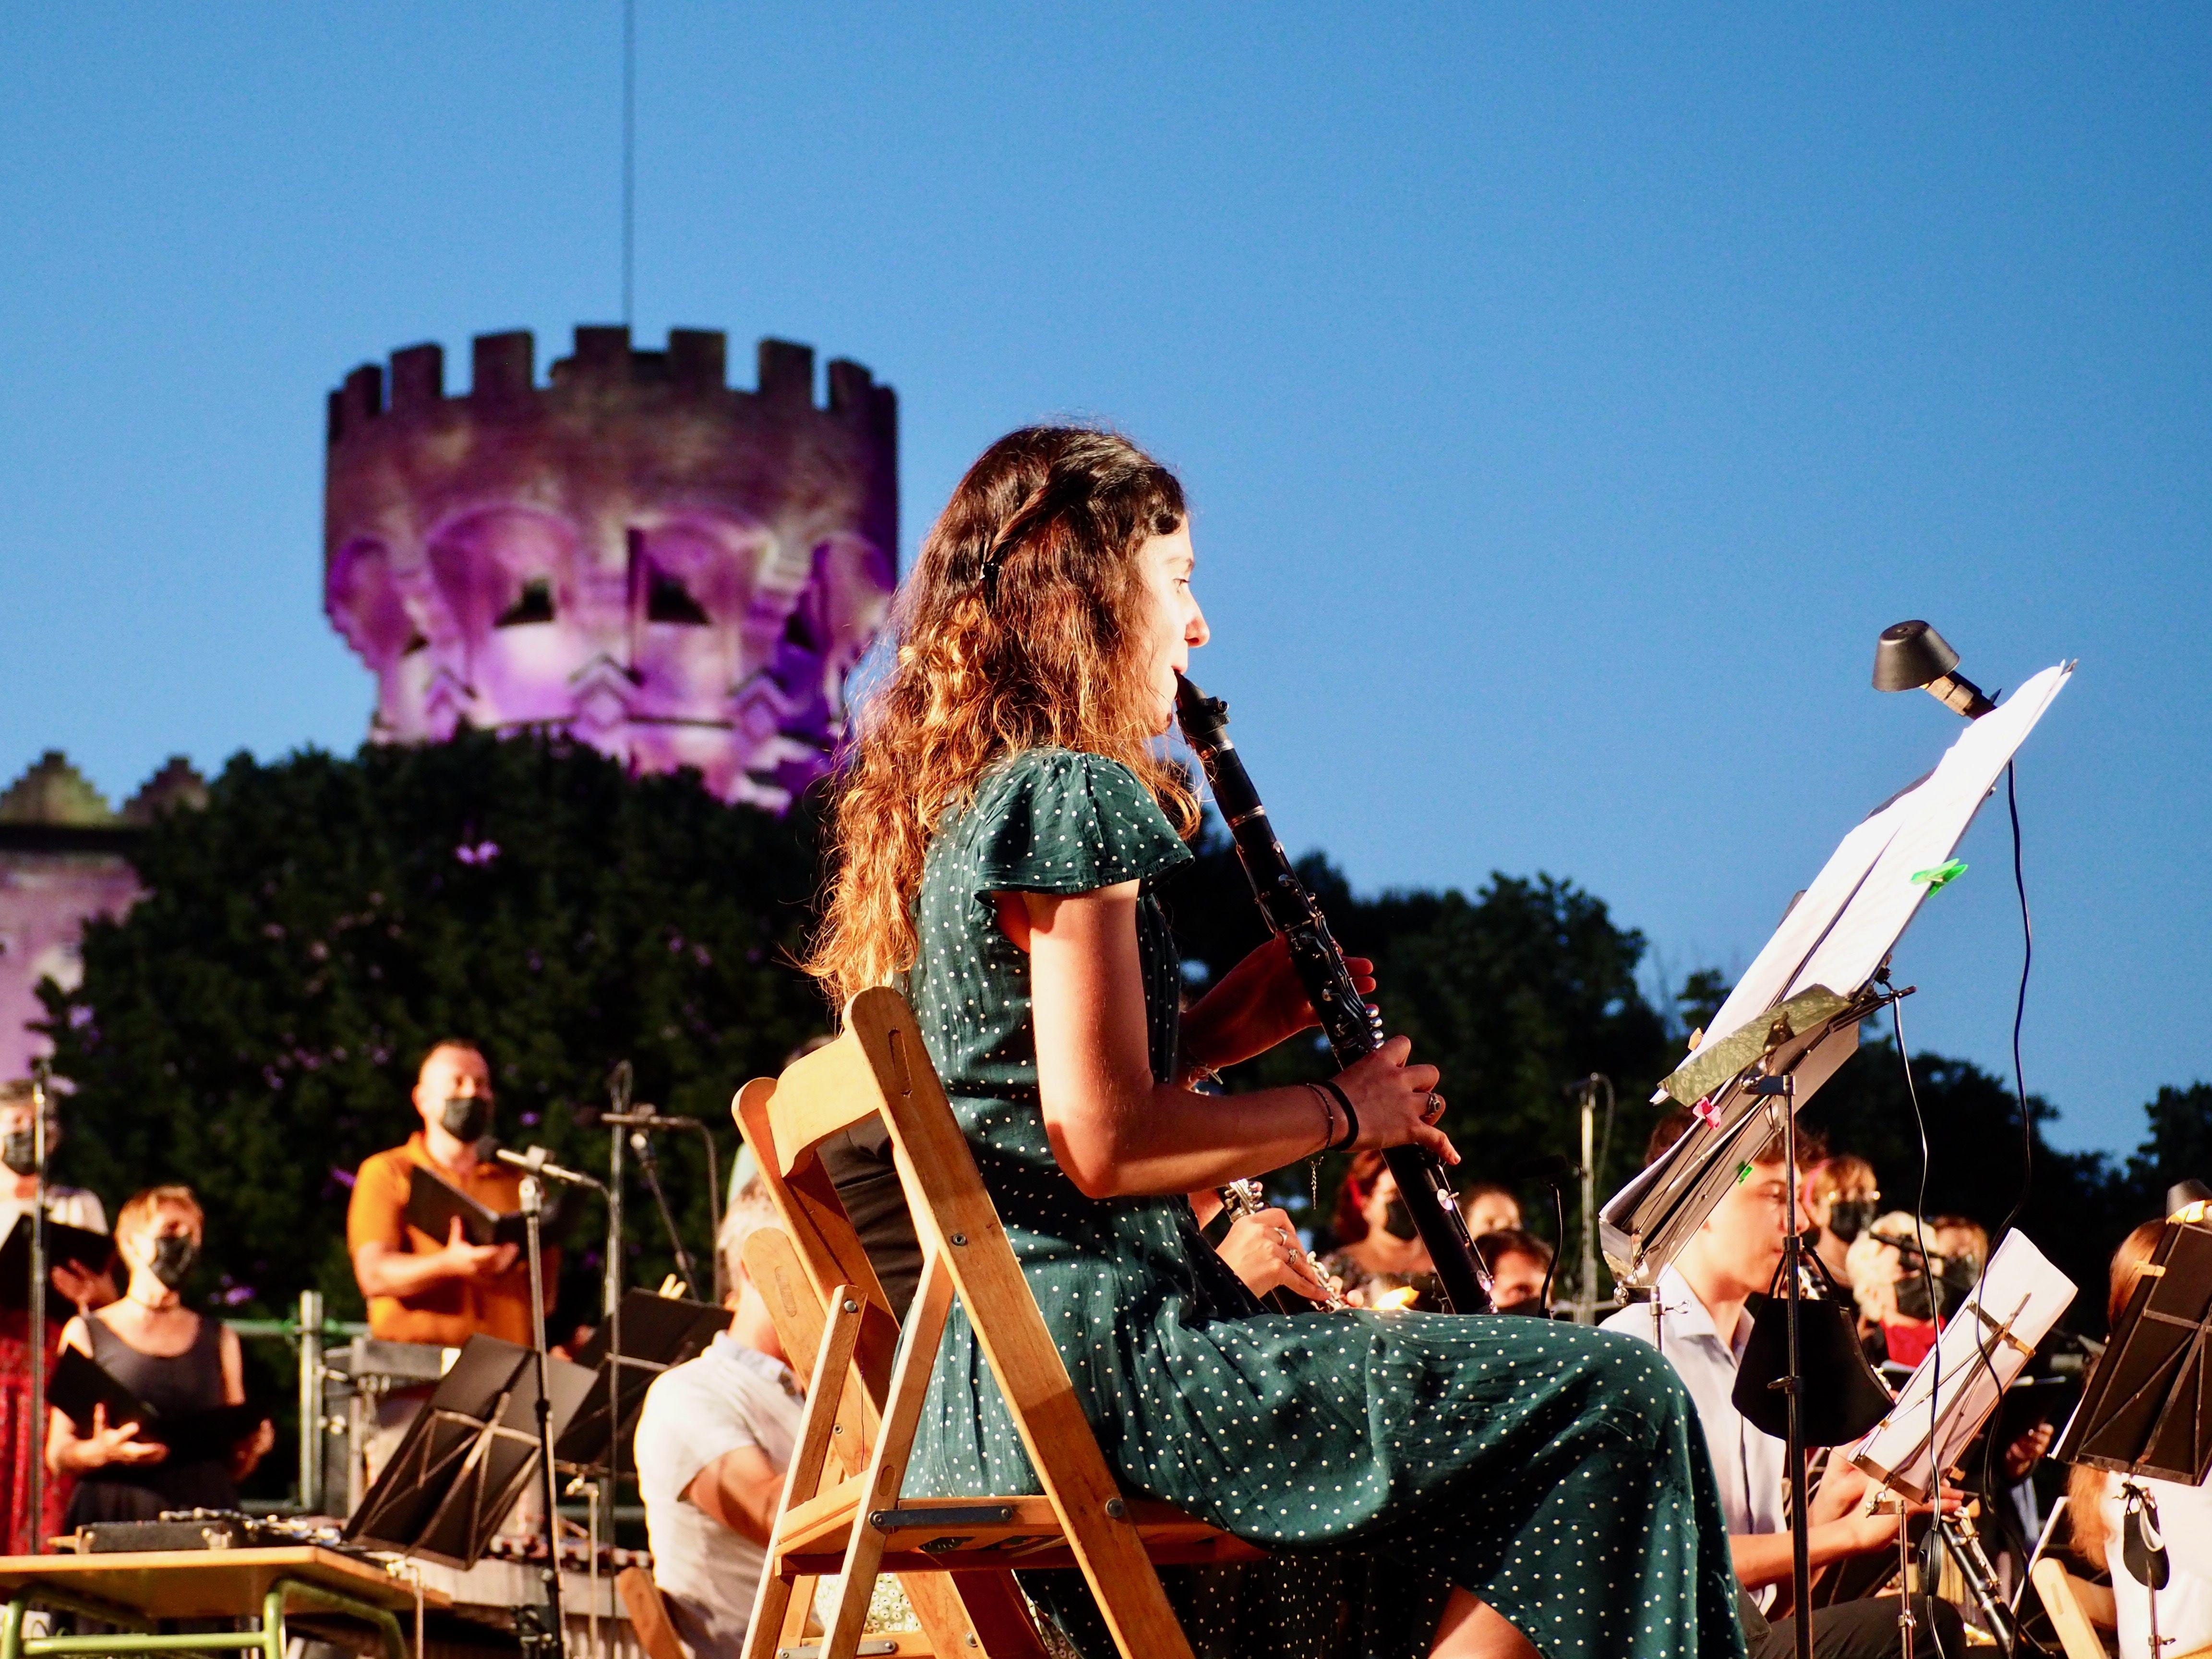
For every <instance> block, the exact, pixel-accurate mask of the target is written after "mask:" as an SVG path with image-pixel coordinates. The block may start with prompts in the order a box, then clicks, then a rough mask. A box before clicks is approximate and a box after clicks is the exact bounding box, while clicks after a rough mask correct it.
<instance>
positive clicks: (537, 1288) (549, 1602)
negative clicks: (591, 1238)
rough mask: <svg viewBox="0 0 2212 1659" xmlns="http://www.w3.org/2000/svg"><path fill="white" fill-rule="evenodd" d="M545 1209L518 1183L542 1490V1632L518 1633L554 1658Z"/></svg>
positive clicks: (557, 1630)
mask: <svg viewBox="0 0 2212 1659" xmlns="http://www.w3.org/2000/svg"><path fill="white" fill-rule="evenodd" d="M544 1206H545V1189H544V1188H543V1187H542V1186H540V1185H539V1184H538V1176H536V1174H534V1173H533V1174H530V1175H526V1176H523V1178H522V1226H523V1234H524V1237H525V1240H526V1243H525V1249H527V1250H528V1251H529V1253H530V1346H531V1348H532V1352H533V1356H534V1358H535V1360H536V1363H537V1366H538V1462H539V1464H540V1465H541V1468H540V1469H539V1476H540V1479H541V1480H542V1482H543V1484H544V1488H545V1566H544V1580H543V1582H544V1587H545V1620H546V1627H545V1628H544V1630H542V1631H538V1632H534V1633H533V1632H526V1631H518V1632H516V1634H517V1635H518V1636H520V1638H521V1639H522V1645H523V1648H524V1650H525V1651H526V1652H532V1651H534V1652H538V1653H550V1654H552V1655H554V1656H555V1659H558V1656H559V1655H560V1653H561V1649H562V1637H563V1636H564V1635H565V1634H566V1632H565V1631H564V1630H563V1629H562V1619H561V1498H560V1485H559V1481H558V1479H557V1477H556V1474H555V1472H554V1468H553V1401H552V1399H551V1397H550V1392H549V1384H550V1382H551V1380H552V1379H551V1377H550V1374H549V1373H550V1370H551V1365H550V1357H549V1356H548V1354H547V1353H546V1351H545V1264H544V1258H543V1256H542V1255H540V1253H539V1248H538V1247H539V1244H540V1243H541V1242H542V1241H541V1238H540V1236H539V1230H540V1227H541V1225H542V1222H543V1212H544Z"/></svg>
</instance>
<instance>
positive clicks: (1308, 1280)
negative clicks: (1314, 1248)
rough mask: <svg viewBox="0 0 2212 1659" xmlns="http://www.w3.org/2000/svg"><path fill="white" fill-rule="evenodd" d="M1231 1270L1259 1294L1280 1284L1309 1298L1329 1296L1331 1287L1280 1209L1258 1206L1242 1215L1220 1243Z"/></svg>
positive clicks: (1265, 1293) (1252, 1290) (1287, 1217)
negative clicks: (1264, 1208)
mask: <svg viewBox="0 0 2212 1659" xmlns="http://www.w3.org/2000/svg"><path fill="white" fill-rule="evenodd" d="M1216 1248H1217V1249H1218V1251H1219V1253H1220V1255H1221V1259H1222V1260H1223V1261H1225V1262H1227V1263H1228V1264H1229V1271H1230V1272H1231V1273H1235V1274H1236V1275H1237V1278H1239V1279H1243V1281H1244V1288H1245V1289H1246V1290H1248V1291H1251V1292H1252V1294H1253V1295H1255V1296H1265V1295H1267V1292H1268V1291H1272V1290H1274V1289H1275V1288H1277V1287H1278V1286H1280V1287H1282V1288H1283V1289H1285V1290H1289V1291H1295V1292H1297V1294H1298V1295H1300V1296H1302V1297H1305V1298H1306V1299H1307V1300H1308V1301H1309V1302H1326V1301H1328V1286H1326V1285H1323V1284H1322V1282H1321V1276H1320V1275H1319V1274H1318V1273H1316V1272H1315V1271H1314V1265H1313V1261H1312V1260H1311V1259H1310V1257H1309V1256H1308V1255H1306V1249H1305V1246H1304V1245H1303V1244H1301V1243H1298V1235H1297V1230H1296V1229H1295V1228H1293V1227H1292V1226H1291V1218H1290V1217H1289V1216H1288V1215H1286V1214H1285V1213H1284V1212H1282V1211H1280V1210H1258V1211H1255V1212H1253V1213H1252V1214H1250V1215H1241V1216H1238V1217H1237V1220H1236V1223H1235V1225H1232V1226H1231V1228H1230V1229H1229V1231H1228V1232H1226V1233H1225V1234H1224V1235H1223V1236H1222V1240H1221V1243H1220V1244H1219V1245H1218V1246H1217V1247H1216Z"/></svg>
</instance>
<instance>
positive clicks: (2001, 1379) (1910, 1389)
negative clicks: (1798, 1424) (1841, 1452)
mask: <svg viewBox="0 0 2212 1659" xmlns="http://www.w3.org/2000/svg"><path fill="white" fill-rule="evenodd" d="M2074 1296H2075V1285H2074V1281H2073V1280H2072V1279H2069V1278H2067V1277H2066V1275H2065V1274H2064V1273H2060V1272H2059V1271H2058V1269H2057V1268H2056V1267H2052V1266H2051V1263H2050V1262H2049V1261H2047V1260H2045V1257H2044V1254H2043V1252H2042V1251H2040V1250H2039V1249H2036V1248H2035V1245H2034V1243H2033V1241H2031V1240H2030V1239H2029V1238H2028V1237H2027V1234H2026V1233H2023V1232H2021V1231H2020V1230H2019V1229H2018V1228H2015V1229H2014V1230H2013V1231H2011V1232H2009V1233H2007V1234H2006V1235H2005V1239H2004V1243H2002V1244H2000V1245H1998V1246H1997V1249H1996V1255H1994V1256H1993V1257H1991V1258H1990V1265H1989V1268H1988V1270H1987V1271H1986V1272H1984V1273H1983V1274H1982V1282H1981V1283H1980V1284H1978V1285H1976V1286H1975V1287H1974V1292H1973V1294H1972V1296H1970V1297H1967V1298H1966V1305H1965V1306H1963V1307H1961V1308H1960V1310H1959V1311H1958V1312H1957V1313H1956V1314H1955V1315H1954V1316H1952V1319H1951V1321H1950V1322H1949V1323H1948V1324H1947V1325H1946V1326H1944V1328H1943V1334H1942V1337H1941V1338H1940V1339H1939V1340H1937V1342H1936V1346H1934V1347H1932V1348H1930V1349H1929V1351H1928V1357H1927V1358H1925V1359H1923V1360H1922V1361H1921V1362H1920V1364H1919V1365H1918V1366H1917V1368H1916V1369H1915V1370H1914V1371H1913V1373H1912V1375H1911V1376H1910V1377H1908V1378H1906V1379H1905V1387H1904V1388H1903V1389H1899V1391H1898V1395H1897V1403H1896V1404H1895V1405H1894V1406H1893V1407H1890V1411H1889V1415H1888V1416H1887V1417H1885V1418H1883V1419H1881V1422H1880V1423H1877V1424H1876V1425H1875V1426H1874V1429H1873V1430H1872V1431H1870V1432H1869V1434H1868V1435H1867V1437H1866V1438H1865V1439H1863V1440H1862V1441H1860V1442H1859V1443H1858V1444H1857V1446H1855V1447H1853V1448H1852V1449H1851V1462H1854V1463H1856V1464H1857V1465H1858V1467H1859V1468H1862V1469H1864V1470H1865V1471H1866V1472H1867V1473H1868V1474H1870V1475H1872V1476H1873V1477H1874V1478H1875V1480H1879V1481H1881V1483H1882V1485H1884V1486H1887V1487H1889V1488H1890V1489H1891V1490H1892V1491H1894V1492H1902V1493H1903V1494H1905V1497H1907V1498H1911V1500H1912V1501H1913V1502H1914V1503H1916V1504H1917V1503H1925V1502H1926V1501H1927V1498H1928V1495H1929V1492H1931V1491H1932V1490H1934V1486H1935V1480H1934V1477H1933V1474H1932V1473H1931V1471H1932V1470H1933V1469H1935V1468H1946V1469H1948V1468H1950V1467H1951V1465H1952V1463H1953V1462H1955V1461H1956V1460H1957V1458H1958V1455H1959V1454H1960V1452H1962V1451H1964V1450H1965V1449H1966V1443H1967V1442H1968V1441H1970V1440H1972V1438H1973V1437H1974V1436H1975V1435H1976V1434H1977V1433H1978V1432H1979V1431H1980V1430H1981V1426H1982V1425H1983V1424H1984V1422H1986V1421H1987V1420H1988V1419H1989V1415H1990V1413H1991V1412H1992V1411H1994V1410H1995V1409H1996V1403H1997V1401H1998V1399H1999V1398H2000V1397H2001V1396H2002V1395H2003V1393H2004V1391H2005V1390H2006V1389H2008V1388H2010V1387H2011V1386H2012V1384H2013V1382H2014V1380H2015V1378H2017V1377H2018V1376H2020V1374H2021V1370H2022V1368H2023V1367H2025V1366H2026V1365H2027V1361H2028V1354H2029V1352H2031V1351H2033V1348H2034V1346H2035V1345H2036V1344H2037V1343H2039V1342H2040V1341H2042V1340H2043V1339H2044V1336H2045V1334H2047V1333H2048V1332H2049V1331H2050V1329H2051V1327H2052V1326H2053V1325H2055V1324H2057V1322H2058V1316H2059V1315H2061V1314H2063V1313H2064V1312H2065V1311H2066V1309H2067V1306H2068V1304H2070V1303H2071V1302H2072V1301H2073V1300H2074ZM2000 1328H2002V1332H2003V1334H2002V1335H2001V1334H1999V1331H2000ZM1984 1356H1986V1358H1987V1363H1986V1364H1984ZM1992 1373H1994V1375H1992ZM1931 1399H1933V1400H1934V1401H1935V1406H1934V1413H1933V1419H1932V1422H1933V1427H1934V1430H1935V1436H1934V1438H1935V1443H1936V1457H1935V1459H1934V1460H1933V1462H1931V1461H1930V1459H1929V1455H1928V1454H1929V1431H1930V1426H1931V1418H1930V1411H1929V1401H1930V1400H1931Z"/></svg>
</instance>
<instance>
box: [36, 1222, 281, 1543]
mask: <svg viewBox="0 0 2212 1659" xmlns="http://www.w3.org/2000/svg"><path fill="white" fill-rule="evenodd" d="M203 1227H204V1217H203V1216H202V1214H201V1212H200V1206H199V1202H198V1200H196V1199H195V1198H193V1196H192V1192H191V1188H189V1187H155V1188H149V1189H148V1190H147V1191H145V1192H143V1193H140V1194H138V1195H137V1197H135V1198H133V1199H132V1200H131V1201H130V1202H129V1203H127V1204H125V1206H123V1208H122V1211H121V1212H120V1213H118V1215H117V1217H116V1218H115V1243H116V1249H117V1250H118V1253H119V1254H120V1255H122V1258H123V1261H124V1265H125V1267H128V1268H129V1269H130V1270H131V1282H130V1284H129V1285H128V1286H127V1287H126V1288H125V1291H124V1293H123V1296H122V1298H121V1300H119V1301H117V1302H114V1303H112V1304H110V1305H108V1306H107V1307H106V1308H103V1309H101V1310H100V1311H98V1312H97V1313H92V1314H82V1315H79V1316H77V1317H76V1318H75V1319H72V1320H71V1321H70V1322H69V1326H68V1328H66V1329H65V1330H64V1332H63V1333H62V1344H63V1346H64V1347H70V1348H75V1349H76V1351H77V1352H80V1353H82V1354H84V1355H87V1356H88V1357H89V1358H91V1359H92V1360H93V1361H94V1363H96V1364H98V1365H99V1366H100V1369H101V1370H105V1371H106V1372H107V1374H108V1375H109V1376H112V1377H113V1378H115V1380H116V1381H117V1382H118V1383H122V1384H123V1386H124V1387H125V1388H127V1389H130V1390H131V1392H132V1393H133V1394H135V1395H137V1396H138V1397H139V1398H140V1399H141V1400H143V1401H145V1402H146V1404H147V1405H149V1406H150V1407H153V1408H154V1409H155V1411H157V1412H159V1413H161V1416H162V1417H163V1418H165V1419H182V1418H188V1417H194V1416H197V1415H199V1414H200V1413H204V1412H211V1411H215V1410H216V1409H218V1408H220V1407H224V1406H238V1405H243V1404H244V1403H245V1401H246V1374H245V1360H244V1356H243V1355H242V1354H241V1352H240V1349H239V1344H238V1337H237V1335H236V1334H234V1332H232V1331H231V1330H230V1329H229V1328H228V1327H226V1326H223V1325H222V1324H219V1323H217V1322H216V1321H214V1320H211V1319H204V1318H202V1317H201V1316H199V1315H198V1314H196V1313H194V1312H193V1311H192V1310H191V1309H189V1308H187V1307H185V1305H184V1302H183V1299H182V1297H181V1296H180V1295H179V1291H181V1289H182V1287H183V1285H184V1283H185V1279H187V1278H189V1277H190V1276H191V1271H192V1267H193V1265H194V1263H195V1262H197V1260H198V1258H199V1252H200V1241H201V1237H202V1229H203ZM138 1426H139V1425H137V1424H135V1423H116V1424H110V1423H108V1422H107V1421H106V1418H105V1414H104V1413H100V1412H98V1411H95V1413H94V1420H93V1424H92V1432H90V1433H89V1434H86V1435H82V1436H80V1435H79V1434H78V1433H77V1432H76V1429H75V1428H74V1427H73V1426H72V1425H70V1420H69V1419H68V1418H66V1417H64V1415H63V1414H62V1413H60V1412H58V1411H57V1412H55V1413H53V1415H52V1419H51V1425H50V1427H49V1428H48V1430H47V1437H46V1464H47V1467H48V1468H50V1469H52V1471H53V1472H54V1474H56V1475H57V1476H59V1475H64V1474H70V1475H74V1476H76V1481H77V1486H76V1496H75V1497H74V1498H71V1499H70V1508H69V1518H68V1522H67V1524H68V1525H69V1526H70V1527H71V1528H75V1527H80V1526H83V1525H86V1524H88V1523H89V1522H100V1521H151V1520H155V1519H156V1518H158V1517H159V1516H160V1515H161V1512H162V1511H163V1510H187V1509H216V1510H234V1509H236V1508H237V1507H238V1487H237V1486H236V1484H235V1483H236V1482H237V1481H238V1480H242V1479H244V1478H245V1477H246V1474H249V1473H251V1472H252V1468H253V1466H254V1465H255V1464H256V1463H258V1462H260V1461H261V1455H262V1454H263V1453H264V1452H265V1451H267V1450H268V1449H269V1448H270V1444H271V1443H273V1442H274V1439H275V1434H274V1431H273V1430H272V1429H271V1428H270V1425H269V1424H268V1423H267V1422H265V1421H264V1422H263V1423H262V1424H261V1425H260V1426H259V1428H258V1430H257V1431H256V1432H255V1433H254V1435H253V1437H252V1438H251V1439H248V1440H246V1441H243V1442H241V1443H240V1444H239V1445H238V1446H237V1447H235V1448H234V1449H233V1451H232V1453H231V1455H229V1456H228V1458H222V1459H218V1458H211V1457H201V1458H194V1459H189V1460H185V1459H173V1458H171V1457H170V1456H169V1455H168V1451H167V1448H166V1447H163V1446H160V1445H156V1444H155V1443H152V1442H150V1441H144V1440H141V1439H139V1438H138V1437H137V1432H136V1431H137V1428H138Z"/></svg>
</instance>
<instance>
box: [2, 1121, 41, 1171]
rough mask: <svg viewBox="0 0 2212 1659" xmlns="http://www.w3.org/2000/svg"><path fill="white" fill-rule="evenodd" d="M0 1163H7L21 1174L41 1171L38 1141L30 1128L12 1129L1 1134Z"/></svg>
mask: <svg viewBox="0 0 2212 1659" xmlns="http://www.w3.org/2000/svg"><path fill="white" fill-rule="evenodd" d="M0 1164H6V1165H7V1166H8V1167H9V1169H10V1170H13V1171H15V1174H17V1175H19V1176H27V1175H36V1174H38V1172H39V1149H38V1143H37V1142H36V1141H34V1140H33V1139H32V1138H31V1132H30V1131H29V1130H28V1129H10V1130H9V1131H8V1133H6V1134H4V1135H0Z"/></svg>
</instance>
